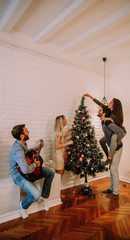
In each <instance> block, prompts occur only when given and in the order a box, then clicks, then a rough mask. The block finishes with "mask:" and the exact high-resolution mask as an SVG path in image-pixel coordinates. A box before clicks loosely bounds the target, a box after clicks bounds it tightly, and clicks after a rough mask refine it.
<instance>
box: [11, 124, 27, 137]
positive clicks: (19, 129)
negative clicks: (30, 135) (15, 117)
mask: <svg viewBox="0 0 130 240" xmlns="http://www.w3.org/2000/svg"><path fill="white" fill-rule="evenodd" d="M24 127H25V124H21V125H17V126H14V127H13V129H12V131H11V133H12V135H13V137H14V138H16V139H17V140H20V135H21V134H22V133H23V128H24Z"/></svg>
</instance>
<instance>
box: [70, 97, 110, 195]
mask: <svg viewBox="0 0 130 240" xmlns="http://www.w3.org/2000/svg"><path fill="white" fill-rule="evenodd" d="M84 100H85V97H82V99H81V103H80V105H79V107H78V109H77V110H76V111H75V112H76V115H75V118H74V121H73V125H72V128H71V140H72V141H73V145H69V147H68V148H67V158H66V164H65V169H66V170H67V171H72V172H73V173H74V174H78V175H79V174H80V177H84V178H85V184H84V187H83V192H84V191H85V192H86V194H87V193H89V194H90V193H91V192H92V191H91V189H90V187H89V184H88V181H87V175H91V176H93V177H95V176H96V173H99V172H103V171H105V170H107V168H106V167H105V166H104V165H103V164H102V162H101V159H102V158H103V153H102V152H101V150H100V148H99V147H98V142H97V140H96V139H95V130H94V127H93V126H92V124H91V121H90V119H91V117H90V115H89V113H88V110H87V107H86V106H85V105H84ZM85 192H84V193H85Z"/></svg>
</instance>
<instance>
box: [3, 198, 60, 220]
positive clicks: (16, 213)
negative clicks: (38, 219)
mask: <svg viewBox="0 0 130 240" xmlns="http://www.w3.org/2000/svg"><path fill="white" fill-rule="evenodd" d="M60 204H62V202H61V199H60V198H57V199H53V200H50V201H48V205H49V208H51V207H54V206H57V205H60ZM42 210H43V203H42V201H41V202H36V203H33V204H32V205H31V206H30V207H29V208H28V210H27V213H28V214H31V213H35V212H38V211H42ZM19 217H21V215H20V211H19V210H18V211H13V212H9V213H5V214H2V215H0V223H4V222H7V221H10V220H13V219H16V218H19Z"/></svg>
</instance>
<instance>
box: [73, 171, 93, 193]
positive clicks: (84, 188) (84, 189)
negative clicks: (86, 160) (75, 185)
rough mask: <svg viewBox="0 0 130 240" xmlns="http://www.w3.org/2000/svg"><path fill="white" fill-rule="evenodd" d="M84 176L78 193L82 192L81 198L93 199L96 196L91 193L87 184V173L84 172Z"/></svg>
mask: <svg viewBox="0 0 130 240" xmlns="http://www.w3.org/2000/svg"><path fill="white" fill-rule="evenodd" d="M84 174H85V182H84V186H82V187H81V189H80V190H79V192H78V193H80V192H82V194H83V196H92V197H94V198H95V196H96V194H95V193H93V192H92V189H91V188H90V186H89V183H88V181H87V173H86V172H85V173H84ZM78 193H77V194H78Z"/></svg>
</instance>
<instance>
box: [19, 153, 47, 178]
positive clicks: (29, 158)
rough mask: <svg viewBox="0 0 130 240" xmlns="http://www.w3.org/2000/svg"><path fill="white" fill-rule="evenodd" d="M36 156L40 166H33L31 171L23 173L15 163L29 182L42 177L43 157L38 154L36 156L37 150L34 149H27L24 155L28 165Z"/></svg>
mask: <svg viewBox="0 0 130 240" xmlns="http://www.w3.org/2000/svg"><path fill="white" fill-rule="evenodd" d="M36 158H37V160H39V161H40V163H41V165H40V167H37V168H35V169H34V171H33V172H32V173H29V174H23V173H22V171H21V168H20V167H19V165H17V169H18V171H19V173H20V174H21V175H22V176H23V177H24V178H26V179H27V180H28V181H30V182H34V181H36V180H38V179H40V178H41V177H42V164H43V159H42V157H41V156H40V155H39V156H38V157H37V152H36V151H34V150H31V151H29V152H28V153H27V155H26V161H27V164H28V165H30V164H32V163H34V160H35V159H36Z"/></svg>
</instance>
